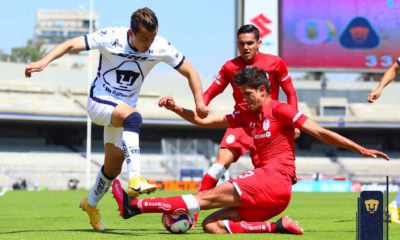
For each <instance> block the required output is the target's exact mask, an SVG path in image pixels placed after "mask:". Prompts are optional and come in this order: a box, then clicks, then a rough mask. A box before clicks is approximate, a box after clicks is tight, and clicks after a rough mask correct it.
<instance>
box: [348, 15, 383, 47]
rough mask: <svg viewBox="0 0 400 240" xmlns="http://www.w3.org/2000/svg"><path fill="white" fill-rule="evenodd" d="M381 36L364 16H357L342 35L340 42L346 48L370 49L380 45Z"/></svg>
mask: <svg viewBox="0 0 400 240" xmlns="http://www.w3.org/2000/svg"><path fill="white" fill-rule="evenodd" d="M379 41H380V39H379V36H378V34H377V33H376V31H375V29H374V28H373V27H372V26H371V24H370V23H369V21H368V20H367V19H366V18H363V17H356V18H354V19H353V20H351V21H350V23H349V25H348V26H347V27H346V29H345V30H344V31H343V33H342V35H341V36H340V44H341V45H342V46H343V47H344V48H353V49H369V48H376V47H377V46H378V45H379Z"/></svg>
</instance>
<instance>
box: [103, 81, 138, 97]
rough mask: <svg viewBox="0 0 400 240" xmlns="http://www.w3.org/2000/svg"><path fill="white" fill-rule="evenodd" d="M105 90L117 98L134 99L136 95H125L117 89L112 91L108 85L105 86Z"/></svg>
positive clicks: (133, 93)
mask: <svg viewBox="0 0 400 240" xmlns="http://www.w3.org/2000/svg"><path fill="white" fill-rule="evenodd" d="M103 88H104V90H105V91H106V92H107V93H110V94H112V95H114V96H116V97H124V98H130V97H132V96H133V95H135V94H136V92H132V93H130V94H124V93H122V92H120V91H117V90H115V89H110V88H109V87H108V86H107V85H106V84H103Z"/></svg>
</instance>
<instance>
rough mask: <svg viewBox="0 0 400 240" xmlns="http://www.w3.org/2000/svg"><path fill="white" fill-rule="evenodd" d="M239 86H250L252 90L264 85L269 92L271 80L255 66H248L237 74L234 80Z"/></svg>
mask: <svg viewBox="0 0 400 240" xmlns="http://www.w3.org/2000/svg"><path fill="white" fill-rule="evenodd" d="M233 80H234V81H235V84H236V85H238V86H243V85H246V84H247V85H248V86H249V87H250V88H253V89H257V88H258V87H259V86H261V85H264V86H265V87H266V89H267V92H269V80H268V75H267V73H266V72H265V71H264V70H262V69H260V68H256V67H253V66H248V67H245V68H243V69H242V70H240V71H239V72H237V73H236V74H235V76H234V78H233Z"/></svg>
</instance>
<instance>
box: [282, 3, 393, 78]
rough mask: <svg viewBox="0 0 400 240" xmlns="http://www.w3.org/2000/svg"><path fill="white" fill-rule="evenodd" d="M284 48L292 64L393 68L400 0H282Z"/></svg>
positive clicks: (287, 58)
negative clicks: (391, 66)
mask: <svg viewBox="0 0 400 240" xmlns="http://www.w3.org/2000/svg"><path fill="white" fill-rule="evenodd" d="M279 52H280V54H279V55H280V56H281V57H282V58H283V60H284V61H285V62H286V64H287V65H288V67H291V68H302V69H304V68H321V69H344V70H352V69H353V70H354V69H357V70H364V71H370V70H373V69H376V70H380V69H384V68H388V67H389V66H390V65H392V64H393V63H394V62H395V61H396V59H397V58H398V57H399V56H400V0H346V1H337V0H323V1H321V0H302V1H299V0H282V1H281V5H280V51H279Z"/></svg>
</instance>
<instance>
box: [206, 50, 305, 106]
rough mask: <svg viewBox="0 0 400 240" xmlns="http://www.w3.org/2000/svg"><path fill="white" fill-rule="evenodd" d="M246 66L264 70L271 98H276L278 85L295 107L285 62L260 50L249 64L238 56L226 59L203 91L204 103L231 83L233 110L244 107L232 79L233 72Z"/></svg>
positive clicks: (290, 79) (291, 85) (241, 97)
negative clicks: (233, 100)
mask: <svg viewBox="0 0 400 240" xmlns="http://www.w3.org/2000/svg"><path fill="white" fill-rule="evenodd" d="M246 66H254V67H257V68H260V69H262V70H264V71H265V72H266V73H267V75H268V79H269V82H270V96H271V98H272V99H276V100H278V98H279V87H281V88H282V90H283V91H284V92H285V94H286V96H287V102H288V103H289V104H290V105H292V106H293V107H295V108H296V109H297V96H296V91H295V89H294V87H293V84H292V78H291V77H290V75H289V72H288V70H287V67H286V65H285V63H284V62H283V60H282V59H281V58H280V57H278V56H274V55H271V54H265V53H260V52H258V53H257V54H256V56H255V57H254V60H253V62H252V63H249V64H247V63H245V62H244V61H243V58H242V57H240V56H239V57H236V58H234V59H232V60H229V61H227V62H226V63H225V64H224V65H223V66H222V67H221V69H220V71H219V74H218V76H217V77H216V78H215V79H214V81H213V83H212V84H211V86H210V87H209V88H208V89H207V91H206V92H205V93H204V103H205V104H206V105H208V104H209V103H210V102H211V100H212V99H213V98H214V97H216V96H217V95H218V94H220V93H222V92H223V91H224V90H225V88H226V87H227V86H228V85H231V87H232V89H233V98H234V99H235V110H241V109H246V108H247V103H246V102H245V101H244V99H243V96H242V93H241V92H240V89H239V88H238V87H237V86H236V85H235V83H234V81H233V77H234V76H235V74H236V73H237V72H238V71H240V70H242V69H243V68H245V67H246Z"/></svg>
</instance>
